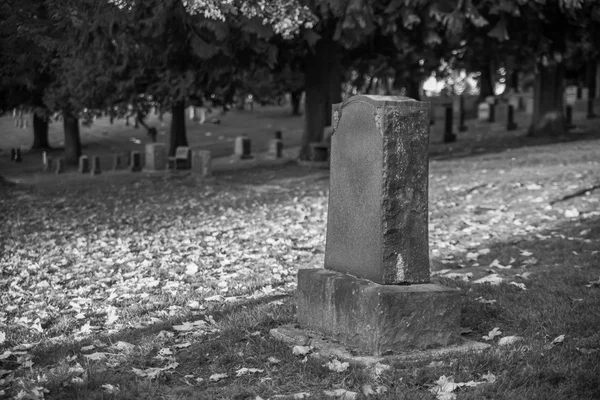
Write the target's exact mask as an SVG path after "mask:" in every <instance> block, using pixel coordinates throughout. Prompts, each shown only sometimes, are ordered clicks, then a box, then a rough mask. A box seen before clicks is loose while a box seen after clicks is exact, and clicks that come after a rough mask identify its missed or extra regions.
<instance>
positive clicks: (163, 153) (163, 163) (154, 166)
mask: <svg viewBox="0 0 600 400" xmlns="http://www.w3.org/2000/svg"><path fill="white" fill-rule="evenodd" d="M167 161H168V160H167V147H166V146H165V144H164V143H148V144H146V159H145V165H144V170H146V171H163V170H165V169H167Z"/></svg>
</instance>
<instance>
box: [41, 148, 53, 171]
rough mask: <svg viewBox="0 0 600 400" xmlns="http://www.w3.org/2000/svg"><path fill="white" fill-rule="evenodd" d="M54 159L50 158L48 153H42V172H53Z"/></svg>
mask: <svg viewBox="0 0 600 400" xmlns="http://www.w3.org/2000/svg"><path fill="white" fill-rule="evenodd" d="M52 168H53V165H52V157H50V156H48V153H46V152H45V151H44V152H43V153H42V171H44V172H49V171H52Z"/></svg>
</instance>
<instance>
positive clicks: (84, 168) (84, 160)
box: [77, 155, 90, 174]
mask: <svg viewBox="0 0 600 400" xmlns="http://www.w3.org/2000/svg"><path fill="white" fill-rule="evenodd" d="M77 171H78V172H79V173H80V174H87V173H89V172H90V159H89V158H88V156H85V155H84V156H79V168H78V170H77Z"/></svg>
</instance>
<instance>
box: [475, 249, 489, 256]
mask: <svg viewBox="0 0 600 400" xmlns="http://www.w3.org/2000/svg"><path fill="white" fill-rule="evenodd" d="M477 253H479V255H481V256H485V255H487V254H490V249H488V248H484V249H479V250H478V251H477Z"/></svg>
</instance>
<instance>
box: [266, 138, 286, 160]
mask: <svg viewBox="0 0 600 400" xmlns="http://www.w3.org/2000/svg"><path fill="white" fill-rule="evenodd" d="M268 154H269V157H272V158H281V157H282V156H283V141H282V140H281V139H271V140H269V150H268Z"/></svg>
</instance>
